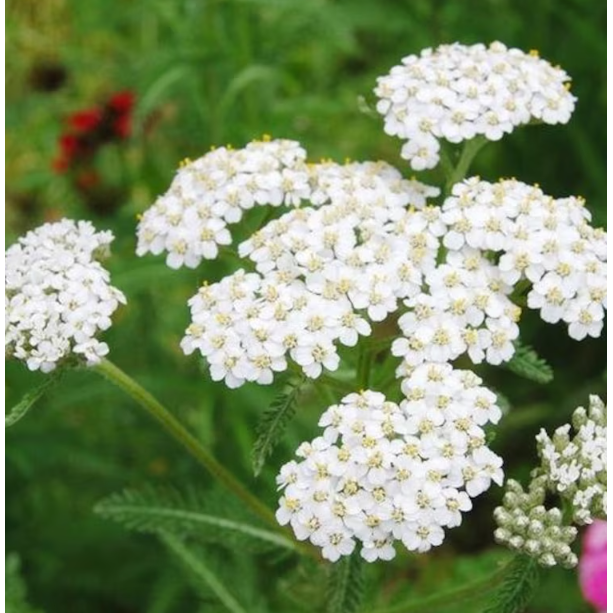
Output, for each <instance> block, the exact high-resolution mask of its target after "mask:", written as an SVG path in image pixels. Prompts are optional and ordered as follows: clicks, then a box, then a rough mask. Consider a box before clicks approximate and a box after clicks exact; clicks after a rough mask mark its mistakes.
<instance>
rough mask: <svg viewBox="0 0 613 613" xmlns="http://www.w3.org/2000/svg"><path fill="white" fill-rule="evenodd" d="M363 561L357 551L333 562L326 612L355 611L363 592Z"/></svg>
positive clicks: (351, 612)
mask: <svg viewBox="0 0 613 613" xmlns="http://www.w3.org/2000/svg"><path fill="white" fill-rule="evenodd" d="M363 568H364V561H363V559H362V558H361V556H360V554H359V553H357V552H354V553H352V554H351V555H350V556H346V557H344V558H341V560H340V561H338V562H337V563H335V564H334V566H333V567H332V571H331V573H330V579H329V583H328V594H329V597H328V607H327V611H328V613H355V611H357V610H358V609H359V607H360V604H361V602H362V596H363V592H364V581H363V576H362V574H363V573H362V571H363Z"/></svg>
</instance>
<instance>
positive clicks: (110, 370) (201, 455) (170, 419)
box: [94, 359, 279, 531]
mask: <svg viewBox="0 0 613 613" xmlns="http://www.w3.org/2000/svg"><path fill="white" fill-rule="evenodd" d="M94 370H96V371H97V372H98V373H99V374H100V375H102V376H103V377H105V378H106V379H108V380H109V381H110V382H111V383H113V384H114V385H116V386H117V387H119V388H120V389H121V390H123V391H124V392H126V393H127V394H128V396H130V397H131V398H132V399H133V400H135V401H136V402H137V403H138V404H139V406H140V407H141V408H143V409H145V411H146V412H147V413H148V414H149V415H150V416H151V417H153V419H155V420H156V421H157V422H158V423H159V424H160V425H161V426H162V428H164V430H166V432H168V434H170V436H172V438H174V439H175V440H176V441H177V442H178V443H179V444H180V445H182V446H183V447H184V448H185V449H186V450H187V451H188V452H189V454H190V455H191V456H192V457H193V458H194V459H195V460H196V461H197V462H198V463H199V464H200V465H201V466H203V467H204V468H205V469H206V470H207V471H208V472H209V473H210V474H211V476H212V477H213V478H214V479H215V480H216V481H218V482H219V483H220V484H221V485H223V486H224V487H225V488H226V489H228V490H230V491H231V492H232V493H233V494H235V495H236V496H237V497H238V498H239V499H240V500H242V501H243V502H244V503H245V504H246V505H247V506H248V507H249V508H250V509H251V510H252V511H253V512H254V513H255V514H256V515H257V516H258V517H259V518H261V519H262V520H263V521H265V522H266V523H267V524H269V525H271V526H273V527H274V528H275V530H277V531H278V530H279V524H278V523H277V520H276V519H275V516H274V513H273V512H272V511H271V510H270V509H269V508H268V507H267V506H265V505H264V504H263V503H262V502H261V501H260V500H259V499H258V498H256V497H255V496H254V495H253V494H252V493H251V492H249V490H247V489H246V488H245V486H244V485H243V484H242V483H241V482H240V481H238V479H236V477H234V475H232V473H230V472H229V471H228V470H226V469H225V468H224V467H223V466H222V465H221V464H220V463H219V462H218V461H217V460H216V459H215V458H214V457H213V455H212V454H211V453H210V452H209V451H207V450H206V449H205V448H204V447H203V446H202V445H201V444H200V442H199V441H198V439H197V438H196V437H195V436H193V435H192V434H191V433H189V432H188V431H187V430H186V429H185V427H184V426H183V425H182V424H181V423H180V422H179V421H178V420H177V418H176V417H174V415H172V413H170V411H169V410H168V409H167V408H166V407H164V406H163V405H162V404H161V403H160V402H159V401H158V400H157V399H156V398H154V397H153V396H152V395H151V394H150V393H149V392H148V391H147V390H146V389H144V388H143V387H142V386H141V385H140V384H139V383H137V382H136V381H134V379H132V377H130V376H129V375H128V374H126V373H125V372H124V371H123V370H121V369H120V368H118V367H117V366H116V365H115V364H113V363H112V362H110V361H109V360H107V359H103V360H101V362H100V363H99V364H97V365H96V366H94Z"/></svg>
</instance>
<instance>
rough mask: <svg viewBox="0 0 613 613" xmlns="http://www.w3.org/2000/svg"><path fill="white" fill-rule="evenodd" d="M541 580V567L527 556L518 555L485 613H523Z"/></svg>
mask: <svg viewBox="0 0 613 613" xmlns="http://www.w3.org/2000/svg"><path fill="white" fill-rule="evenodd" d="M539 580H540V574H539V566H538V564H537V563H536V561H535V560H533V559H532V558H530V557H529V556H526V555H517V556H515V557H514V558H513V560H511V562H509V565H508V566H507V567H506V572H505V577H504V579H503V581H502V583H501V584H500V587H499V588H498V589H497V590H496V592H495V593H494V594H493V595H492V600H491V603H490V604H489V605H488V606H487V608H486V609H484V611H483V613H521V612H522V611H524V610H525V609H526V607H527V606H528V603H529V602H530V600H531V598H532V597H533V596H534V593H535V592H536V589H537V587H538V584H539Z"/></svg>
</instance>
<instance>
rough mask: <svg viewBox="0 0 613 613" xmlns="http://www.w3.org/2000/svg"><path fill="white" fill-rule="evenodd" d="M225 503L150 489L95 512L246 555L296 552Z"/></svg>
mask: <svg viewBox="0 0 613 613" xmlns="http://www.w3.org/2000/svg"><path fill="white" fill-rule="evenodd" d="M225 502H226V501H225V500H224V501H223V502H222V503H221V505H220V501H219V500H215V496H214V495H211V494H209V493H206V492H198V491H195V490H194V491H191V492H190V493H188V494H182V493H180V492H179V491H177V490H174V489H170V488H153V487H147V488H143V489H141V490H132V489H126V490H124V491H122V492H119V493H115V494H112V495H111V496H109V497H108V498H105V499H103V500H101V501H100V502H99V503H98V504H97V505H96V506H95V507H94V512H95V513H96V514H98V515H100V516H101V517H104V518H105V519H111V520H113V521H116V522H118V523H120V524H122V525H123V526H124V527H125V528H127V529H128V530H134V531H136V532H149V533H156V534H160V533H167V532H168V533H174V534H179V535H186V534H193V535H195V536H197V537H198V538H199V539H201V540H204V541H206V542H212V543H219V544H221V545H224V546H226V547H227V546H230V547H236V546H239V547H241V548H242V549H245V550H247V551H262V550H270V549H271V548H281V549H289V550H291V551H295V550H296V543H295V542H294V541H293V540H292V539H289V538H286V537H284V536H283V535H281V534H278V533H276V532H273V531H271V530H268V529H266V528H261V527H259V526H258V525H255V520H252V518H251V517H250V516H246V514H245V512H244V511H241V510H238V509H231V510H230V509H229V508H228V504H225V508H223V507H224V503H225ZM216 506H217V508H215V507H216ZM232 506H233V505H232ZM232 515H235V516H236V515H238V516H239V517H232Z"/></svg>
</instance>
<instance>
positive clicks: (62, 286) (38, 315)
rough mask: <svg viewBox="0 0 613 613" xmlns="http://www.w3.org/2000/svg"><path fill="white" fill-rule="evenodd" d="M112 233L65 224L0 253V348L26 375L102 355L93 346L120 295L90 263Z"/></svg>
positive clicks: (99, 345) (101, 348)
mask: <svg viewBox="0 0 613 613" xmlns="http://www.w3.org/2000/svg"><path fill="white" fill-rule="evenodd" d="M112 240H113V235H112V233H111V232H96V229H95V228H94V227H93V226H92V224H91V223H89V222H88V221H79V222H74V221H71V220H68V219H64V220H62V221H60V222H56V223H48V224H45V225H43V226H41V227H39V228H37V229H36V230H32V231H31V232H28V233H27V234H26V235H25V236H24V237H22V238H20V239H19V241H18V242H17V243H15V244H14V245H12V246H11V247H10V248H9V249H8V250H7V252H6V258H5V266H6V275H5V285H4V288H5V348H6V352H7V354H8V355H10V356H12V357H15V358H17V359H19V360H22V361H23V362H25V363H26V364H27V366H28V368H29V369H30V370H39V369H40V370H41V371H43V372H50V371H51V370H53V369H54V368H55V367H56V366H57V364H58V363H59V362H60V361H61V360H63V359H65V358H67V357H68V356H70V355H76V356H78V357H79V358H85V360H86V361H87V363H88V364H95V363H96V362H98V361H100V358H101V357H102V356H104V355H106V354H107V353H108V346H107V345H106V343H103V342H100V341H98V340H97V338H96V336H97V335H98V333H99V332H100V331H102V330H106V329H107V328H109V327H110V326H111V315H112V314H113V312H114V311H115V310H116V309H117V307H118V306H119V304H120V303H122V304H125V301H126V300H125V297H124V295H123V294H122V293H121V292H120V291H119V290H118V289H116V288H114V287H112V286H111V285H110V276H109V273H108V271H107V270H105V269H104V268H103V267H102V266H101V265H100V263H99V262H98V261H97V260H98V259H101V258H103V257H105V256H106V255H108V251H109V245H110V243H111V241H112Z"/></svg>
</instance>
